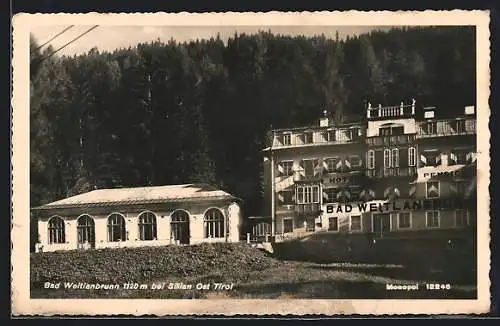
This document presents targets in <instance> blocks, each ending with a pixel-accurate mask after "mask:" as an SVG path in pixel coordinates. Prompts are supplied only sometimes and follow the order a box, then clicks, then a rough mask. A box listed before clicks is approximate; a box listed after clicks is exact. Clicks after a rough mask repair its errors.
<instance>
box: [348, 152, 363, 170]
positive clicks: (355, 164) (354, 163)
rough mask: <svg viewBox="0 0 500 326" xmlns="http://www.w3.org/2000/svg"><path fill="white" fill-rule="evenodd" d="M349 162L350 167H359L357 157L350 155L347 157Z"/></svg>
mask: <svg viewBox="0 0 500 326" xmlns="http://www.w3.org/2000/svg"><path fill="white" fill-rule="evenodd" d="M349 161H350V163H351V167H353V168H357V167H360V166H361V157H359V155H351V156H350V157H349Z"/></svg>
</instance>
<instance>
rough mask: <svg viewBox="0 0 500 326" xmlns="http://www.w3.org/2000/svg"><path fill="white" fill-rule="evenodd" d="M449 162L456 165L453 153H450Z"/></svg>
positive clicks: (455, 156)
mask: <svg viewBox="0 0 500 326" xmlns="http://www.w3.org/2000/svg"><path fill="white" fill-rule="evenodd" d="M450 161H451V163H453V164H457V155H456V154H455V153H453V152H450Z"/></svg>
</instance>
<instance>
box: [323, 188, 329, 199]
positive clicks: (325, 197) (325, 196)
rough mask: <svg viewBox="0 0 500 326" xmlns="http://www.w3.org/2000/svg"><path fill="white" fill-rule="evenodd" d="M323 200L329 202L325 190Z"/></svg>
mask: <svg viewBox="0 0 500 326" xmlns="http://www.w3.org/2000/svg"><path fill="white" fill-rule="evenodd" d="M323 200H328V193H327V192H326V191H325V190H324V189H323Z"/></svg>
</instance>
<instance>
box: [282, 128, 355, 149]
mask: <svg viewBox="0 0 500 326" xmlns="http://www.w3.org/2000/svg"><path fill="white" fill-rule="evenodd" d="M363 143H364V128H361V127H351V128H340V129H328V128H323V129H321V130H313V131H310V130H309V131H302V132H296V131H295V132H273V136H272V148H273V149H284V148H298V147H315V146H325V145H341V144H363Z"/></svg>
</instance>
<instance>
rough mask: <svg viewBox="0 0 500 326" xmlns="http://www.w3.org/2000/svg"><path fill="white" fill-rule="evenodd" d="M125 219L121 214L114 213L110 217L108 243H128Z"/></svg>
mask: <svg viewBox="0 0 500 326" xmlns="http://www.w3.org/2000/svg"><path fill="white" fill-rule="evenodd" d="M126 240H127V236H126V231H125V219H124V218H123V216H122V215H121V214H117V213H113V214H111V215H110V216H109V217H108V241H109V242H116V241H126Z"/></svg>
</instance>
